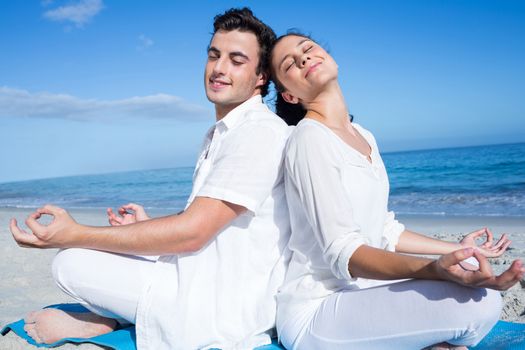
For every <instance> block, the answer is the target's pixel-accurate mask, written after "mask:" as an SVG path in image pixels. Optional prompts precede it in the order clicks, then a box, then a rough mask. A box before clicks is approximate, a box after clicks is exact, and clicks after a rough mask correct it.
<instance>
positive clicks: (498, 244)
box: [492, 233, 509, 249]
mask: <svg viewBox="0 0 525 350" xmlns="http://www.w3.org/2000/svg"><path fill="white" fill-rule="evenodd" d="M508 240H509V239H508V237H507V234H506V233H504V234H503V236H501V237H500V239H499V240H498V241H497V242H496V244H494V246H492V249H498V248H499V247H501V246H502V245H503V244H505V243H506V242H507V241H508Z"/></svg>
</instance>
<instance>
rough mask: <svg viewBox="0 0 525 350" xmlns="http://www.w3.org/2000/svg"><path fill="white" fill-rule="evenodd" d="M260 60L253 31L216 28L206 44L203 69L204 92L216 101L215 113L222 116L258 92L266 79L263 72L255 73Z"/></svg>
mask: <svg viewBox="0 0 525 350" xmlns="http://www.w3.org/2000/svg"><path fill="white" fill-rule="evenodd" d="M258 64H259V43H258V42H257V37H256V36H255V34H253V33H250V32H240V31H238V30H234V31H230V32H225V31H222V30H220V31H218V32H216V33H215V35H213V38H212V40H211V43H210V46H209V48H208V60H207V63H206V71H205V72H204V86H205V88H206V96H207V97H208V100H210V102H213V103H214V104H215V109H216V111H217V115H218V117H221V118H222V117H224V115H226V114H227V113H228V112H229V111H231V110H232V109H233V108H235V107H237V106H238V105H240V104H241V103H243V102H244V101H246V100H248V99H249V98H250V97H252V96H255V95H257V94H259V93H260V89H259V87H260V86H262V85H263V84H264V83H265V77H264V76H263V74H262V73H261V74H256V71H257V65H258Z"/></svg>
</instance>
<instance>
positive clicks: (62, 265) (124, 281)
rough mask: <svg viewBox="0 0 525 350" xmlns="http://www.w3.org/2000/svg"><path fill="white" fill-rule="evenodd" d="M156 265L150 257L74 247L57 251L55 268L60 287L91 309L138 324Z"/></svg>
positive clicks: (54, 272) (54, 273)
mask: <svg viewBox="0 0 525 350" xmlns="http://www.w3.org/2000/svg"><path fill="white" fill-rule="evenodd" d="M154 265H155V260H149V259H148V258H146V257H138V256H131V255H122V254H114V253H107V252H102V251H98V250H89V249H79V248H71V249H66V250H61V251H59V252H58V253H57V255H56V256H55V259H54V260H53V267H52V269H53V277H54V278H55V281H56V283H57V284H58V286H59V287H60V289H62V290H63V291H64V292H65V293H66V294H68V295H70V296H71V297H72V298H73V299H75V300H76V301H77V302H78V303H80V304H82V305H83V306H84V307H86V308H87V309H88V310H90V311H92V312H94V313H96V314H98V315H100V316H104V317H109V318H114V319H116V320H117V321H118V322H119V323H121V324H129V323H133V324H134V323H135V319H136V312H137V305H138V301H139V297H140V295H141V294H142V292H143V289H144V286H145V285H146V282H147V281H148V278H149V276H151V271H152V269H153V267H154Z"/></svg>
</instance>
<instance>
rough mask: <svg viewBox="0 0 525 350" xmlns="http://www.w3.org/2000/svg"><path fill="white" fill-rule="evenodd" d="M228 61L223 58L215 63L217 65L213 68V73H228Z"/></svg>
mask: <svg viewBox="0 0 525 350" xmlns="http://www.w3.org/2000/svg"><path fill="white" fill-rule="evenodd" d="M226 63H227V62H226V60H225V59H224V58H222V57H219V58H218V59H217V60H216V61H215V65H214V66H213V73H215V74H224V73H225V71H226V67H227V65H226Z"/></svg>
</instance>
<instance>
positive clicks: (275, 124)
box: [241, 103, 289, 134]
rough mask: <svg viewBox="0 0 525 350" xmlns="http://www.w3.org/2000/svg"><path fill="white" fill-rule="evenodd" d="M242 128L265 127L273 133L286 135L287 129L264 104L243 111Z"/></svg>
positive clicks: (282, 121)
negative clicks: (273, 131)
mask: <svg viewBox="0 0 525 350" xmlns="http://www.w3.org/2000/svg"><path fill="white" fill-rule="evenodd" d="M242 119H243V122H242V123H241V124H242V125H243V126H244V127H248V128H249V127H259V128H261V127H263V128H264V127H267V128H271V129H274V130H275V131H281V132H283V133H286V134H288V133H289V131H288V129H289V127H288V125H287V124H286V123H285V122H284V120H282V119H281V118H280V117H279V116H278V115H277V114H275V113H274V112H273V111H271V110H270V108H268V106H267V105H266V104H264V103H260V104H256V105H254V106H252V107H251V108H250V109H248V110H246V111H245V114H244V116H243V118H242Z"/></svg>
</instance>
